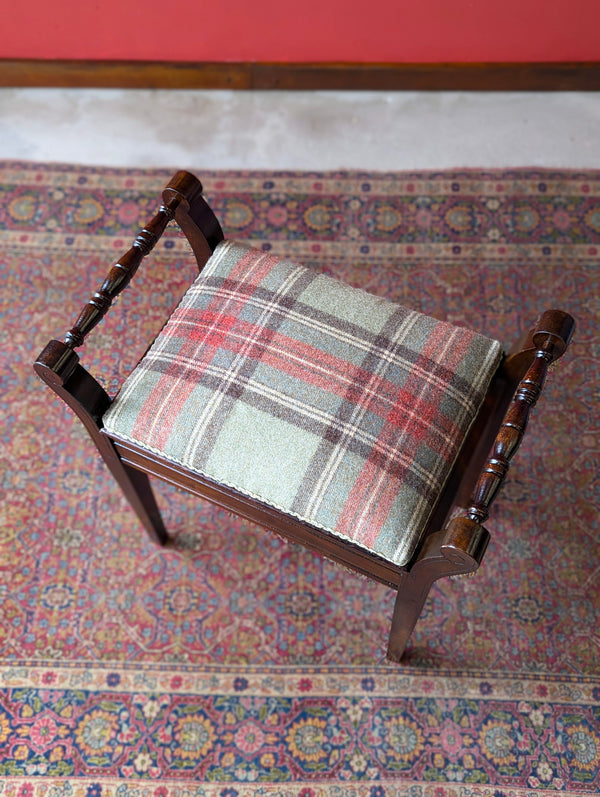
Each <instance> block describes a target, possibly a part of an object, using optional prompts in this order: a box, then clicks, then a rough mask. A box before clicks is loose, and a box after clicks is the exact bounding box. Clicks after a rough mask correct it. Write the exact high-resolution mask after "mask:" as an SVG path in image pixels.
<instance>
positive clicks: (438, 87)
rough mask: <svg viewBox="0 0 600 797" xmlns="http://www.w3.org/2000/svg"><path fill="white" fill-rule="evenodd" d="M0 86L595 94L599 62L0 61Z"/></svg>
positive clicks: (599, 87) (599, 76)
mask: <svg viewBox="0 0 600 797" xmlns="http://www.w3.org/2000/svg"><path fill="white" fill-rule="evenodd" d="M0 86H3V87H13V88H28V87H66V88H138V89H245V90H250V89H253V90H275V89H281V90H288V91H290V90H291V91H314V90H338V91H345V90H349V91H351V90H353V91H366V90H369V91H600V61H582V62H569V63H565V62H557V63H553V62H545V63H476V64H472V63H468V64H459V63H451V64H363V63H347V64H341V63H340V64H337V63H262V62H245V63H241V62H240V63H216V62H198V63H189V62H181V63H180V62H161V61H69V60H60V61H46V60H36V59H12V60H11V59H0Z"/></svg>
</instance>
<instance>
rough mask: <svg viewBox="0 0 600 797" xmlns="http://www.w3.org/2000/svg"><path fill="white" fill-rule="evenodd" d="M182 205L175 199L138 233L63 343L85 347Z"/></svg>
mask: <svg viewBox="0 0 600 797" xmlns="http://www.w3.org/2000/svg"><path fill="white" fill-rule="evenodd" d="M179 201H180V200H179V198H178V197H177V196H176V197H174V199H173V200H172V201H171V202H170V203H169V204H168V205H164V204H163V205H161V207H160V210H159V211H158V213H157V214H156V216H154V218H153V219H152V221H151V222H150V223H149V224H147V225H146V227H144V229H143V230H141V231H140V232H139V233H138V235H137V237H136V239H135V241H134V242H133V245H132V246H131V249H129V251H128V252H126V254H125V255H123V257H122V258H121V259H120V260H119V261H118V262H117V263H115V264H114V266H112V268H111V269H110V271H109V273H108V276H107V277H106V279H105V280H104V282H103V283H102V286H101V287H100V289H99V290H98V291H96V292H95V293H94V294H93V295H92V297H91V298H90V300H89V301H88V303H87V304H86V305H85V307H84V308H83V310H82V311H81V313H80V315H79V318H78V319H77V321H76V322H75V325H74V326H73V328H72V329H71V330H69V332H67V334H66V335H65V340H64V342H65V344H66V345H67V346H68V347H69V348H71V349H76V348H77V347H79V346H82V345H83V342H84V341H85V338H86V336H87V335H88V334H89V332H91V330H92V329H94V327H95V326H96V325H97V324H98V323H99V322H100V321H101V320H102V318H103V317H104V316H105V315H106V313H107V312H108V310H109V308H110V306H111V305H112V303H113V301H114V300H115V299H116V297H117V296H118V295H119V294H120V293H121V291H122V290H123V289H124V288H126V287H127V285H128V284H129V282H130V281H131V279H132V277H133V276H134V275H135V273H136V271H137V270H138V268H139V266H140V263H141V262H142V260H143V259H144V258H145V257H146V255H148V254H149V253H150V252H151V251H152V249H153V248H154V246H155V245H156V243H157V241H158V239H159V238H160V237H161V235H162V234H163V232H164V231H165V229H166V226H167V224H168V223H169V222H170V221H171V220H172V219H173V218H174V217H175V208H176V207H177V205H178V204H179Z"/></svg>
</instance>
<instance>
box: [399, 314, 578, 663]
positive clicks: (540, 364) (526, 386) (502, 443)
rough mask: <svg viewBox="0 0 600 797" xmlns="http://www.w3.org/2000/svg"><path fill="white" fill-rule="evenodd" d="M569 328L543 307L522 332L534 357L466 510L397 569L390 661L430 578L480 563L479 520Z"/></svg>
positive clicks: (483, 544)
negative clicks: (399, 575) (528, 330)
mask: <svg viewBox="0 0 600 797" xmlns="http://www.w3.org/2000/svg"><path fill="white" fill-rule="evenodd" d="M574 329H575V321H574V319H573V318H572V317H571V316H570V315H569V314H568V313H565V312H563V311H562V310H547V311H546V312H545V313H543V314H542V316H541V317H540V319H539V321H538V322H537V324H536V326H535V328H534V329H533V331H532V333H531V334H530V335H528V336H527V338H526V344H525V347H524V348H523V350H522V352H523V353H524V354H525V353H528V352H529V351H531V349H530V345H532V346H533V360H532V362H531V364H530V366H529V367H528V368H527V370H526V372H525V375H524V376H523V377H522V379H521V380H520V382H519V384H518V386H517V388H516V391H515V393H514V396H513V398H512V401H511V402H510V404H509V407H508V410H507V412H506V415H505V416H504V420H503V421H502V423H501V425H500V427H499V429H498V432H497V434H496V437H495V440H494V443H493V446H492V451H491V453H490V455H489V457H488V459H487V462H486V464H485V465H484V467H483V469H482V472H481V475H480V476H479V479H478V480H477V483H476V485H475V488H474V490H473V493H472V495H471V498H470V500H469V502H468V507H467V509H466V511H465V515H464V516H458V517H455V518H453V519H452V520H451V521H450V522H449V523H448V525H447V526H446V528H445V529H444V530H443V531H438V532H434V533H433V534H431V535H430V536H429V537H428V538H427V539H426V540H425V541H424V544H423V546H422V548H421V550H420V551H419V554H418V556H417V559H416V561H415V562H414V563H413V564H412V565H411V566H410V567H409V568H408V569H407V570H406V572H405V573H403V574H402V580H401V583H400V586H399V588H398V595H397V597H396V604H395V607H394V615H393V618H392V629H391V633H390V641H389V646H388V651H387V656H388V658H389V659H391V660H392V661H400V658H401V657H402V654H403V653H404V650H405V647H406V644H407V642H408V639H409V637H410V635H411V633H412V631H413V629H414V627H415V625H416V622H417V620H418V618H419V616H420V614H421V611H422V609H423V606H424V604H425V601H426V600H427V595H428V593H429V589H430V587H431V585H432V584H433V582H434V581H437V579H438V578H442V577H444V576H449V575H465V574H467V573H472V572H474V571H475V570H477V568H478V567H479V565H480V564H481V561H482V559H483V556H484V554H485V551H486V548H487V545H488V542H489V538H490V535H489V533H488V531H487V529H485V528H484V526H483V525H482V524H483V523H484V522H485V521H486V520H487V518H488V516H489V510H490V506H491V504H492V502H493V500H494V498H495V497H496V496H497V494H498V492H499V490H500V488H501V486H502V484H503V482H504V480H505V478H506V475H507V473H508V469H509V466H510V462H511V460H512V458H513V456H514V455H515V453H516V451H517V449H518V448H519V446H520V444H521V442H522V440H523V435H524V433H525V429H526V426H527V423H528V420H529V416H530V413H531V410H532V408H533V407H534V405H535V404H536V402H537V400H538V398H539V396H540V394H541V391H542V387H543V384H544V380H545V377H546V373H547V370H548V366H549V365H550V364H551V363H552V362H554V361H555V360H557V359H558V358H559V357H561V356H562V354H564V352H565V349H566V348H567V346H568V345H569V342H570V340H571V337H572V335H573V331H574ZM517 356H518V354H517Z"/></svg>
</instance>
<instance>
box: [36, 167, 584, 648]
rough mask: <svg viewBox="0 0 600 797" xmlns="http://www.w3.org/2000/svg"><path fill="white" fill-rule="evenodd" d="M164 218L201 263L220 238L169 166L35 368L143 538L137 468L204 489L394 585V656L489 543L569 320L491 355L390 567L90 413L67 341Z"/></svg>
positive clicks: (86, 380) (151, 526)
mask: <svg viewBox="0 0 600 797" xmlns="http://www.w3.org/2000/svg"><path fill="white" fill-rule="evenodd" d="M172 219H174V220H175V221H176V222H177V224H178V225H179V227H180V228H181V230H182V231H183V232H184V234H185V235H186V237H187V239H188V241H189V242H190V244H191V247H192V250H193V252H194V255H195V257H196V260H197V263H198V267H199V269H200V270H202V268H203V266H204V264H205V263H206V261H207V260H208V258H209V257H210V255H211V253H212V252H213V251H214V249H215V247H216V246H217V244H218V243H219V242H220V241H221V240H223V232H222V230H221V227H220V225H219V223H218V221H217V219H216V218H215V216H214V214H213V212H212V211H211V209H210V208H209V206H208V205H207V204H206V202H205V200H204V198H203V196H202V185H201V183H200V182H199V180H198V179H197V178H196V177H194V176H193V175H191V174H189V173H188V172H178V173H177V174H176V175H175V176H174V177H173V179H172V180H171V181H170V182H169V184H168V185H167V187H166V188H165V190H164V191H163V204H162V205H161V207H160V210H159V211H158V213H157V215H156V216H155V217H154V218H153V219H152V221H150V223H149V224H148V225H147V226H146V227H145V228H144V229H143V230H142V231H141V232H140V233H139V234H138V236H137V237H136V239H135V241H134V243H133V246H132V247H131V249H130V250H129V251H128V252H127V253H126V254H125V255H124V256H123V258H121V260H119V261H118V262H117V263H116V264H115V265H114V266H113V267H112V268H111V269H110V272H109V274H108V276H107V278H106V279H105V281H104V282H103V284H102V286H101V287H100V289H99V290H98V291H97V292H96V293H94V294H93V296H92V297H91V299H90V300H89V302H88V303H87V304H86V305H85V307H84V309H83V310H82V312H81V314H80V316H79V318H78V319H77V321H76V323H75V325H74V326H73V328H72V329H71V330H70V331H69V332H68V333H67V334H66V336H65V339H64V341H62V342H61V341H58V340H52V341H50V342H49V343H48V345H47V346H46V347H45V349H44V350H43V351H42V352H41V354H40V355H39V357H38V359H37V360H36V362H35V364H34V368H35V370H36V372H37V374H38V375H39V376H40V377H41V378H42V379H43V380H44V382H46V384H48V385H49V386H50V387H51V388H52V390H54V392H55V393H56V394H57V395H58V396H59V397H60V398H61V399H63V401H65V403H66V404H67V405H68V406H69V407H71V409H72V410H73V411H74V412H75V413H76V414H77V416H78V417H79V418H80V420H81V421H82V422H83V424H84V426H85V428H86V429H87V431H88V433H89V434H90V437H91V438H92V440H93V441H94V443H95V444H96V446H97V448H98V451H99V452H100V454H101V455H102V457H103V459H104V461H105V463H106V465H107V466H108V468H109V470H110V471H111V473H112V474H113V476H114V477H115V479H116V480H117V482H118V484H119V485H120V487H121V489H122V490H123V492H124V494H125V496H126V497H127V499H128V501H129V503H130V505H131V506H132V508H133V509H134V511H135V512H136V514H137V515H138V517H139V519H140V521H141V523H142V524H143V526H144V527H145V529H146V531H147V532H148V534H149V535H150V537H151V538H152V539H153V540H155V541H156V542H157V543H159V544H164V543H166V541H167V539H168V535H167V531H166V529H165V527H164V524H163V521H162V518H161V516H160V512H159V509H158V506H157V504H156V501H155V498H154V495H153V493H152V489H151V486H150V481H149V478H148V477H149V476H154V477H157V478H159V479H162V480H163V481H166V482H169V483H171V484H174V485H176V486H177V487H181V488H183V489H185V490H187V491H188V492H190V493H192V494H194V495H197V496H199V497H201V498H204V499H208V500H209V501H212V502H213V503H215V504H218V505H219V506H221V507H224V508H225V509H227V510H229V511H231V512H234V513H236V514H238V515H241V516H242V517H245V518H247V519H248V520H251V521H253V522H255V523H258V524H259V525H261V526H263V527H265V528H267V529H271V530H273V531H275V532H277V533H278V534H281V535H283V536H284V537H287V538H288V539H290V540H293V541H295V542H299V543H301V544H302V545H304V546H306V547H308V548H310V549H313V550H315V551H317V552H318V553H320V554H322V555H324V556H327V557H329V558H331V559H333V560H334V561H336V562H339V563H341V564H343V565H345V566H346V567H349V568H351V569H352V570H355V571H357V572H359V573H362V574H364V575H367V576H368V577H370V578H372V579H375V580H377V581H379V582H381V583H383V584H386V585H388V586H390V587H393V588H394V589H396V590H397V598H396V603H395V608H394V614H393V618H392V627H391V632H390V638H389V646H388V658H390V659H391V660H394V661H399V660H400V658H401V656H402V654H403V652H404V650H405V647H406V643H407V641H408V639H409V637H410V634H411V632H412V630H413V628H414V626H415V624H416V622H417V620H418V617H419V615H420V613H421V610H422V608H423V605H424V603H425V600H426V598H427V595H428V593H429V588H430V587H431V585H432V584H433V582H434V581H435V580H437V579H438V578H441V577H442V576H447V575H460V574H466V573H470V572H473V571H475V570H476V569H477V568H478V567H479V564H480V563H481V561H482V559H483V556H484V553H485V550H486V548H487V544H488V541H489V534H488V531H487V530H486V528H485V527H484V526H483V523H484V522H485V521H486V519H487V517H488V514H489V508H490V505H491V503H492V501H493V500H494V498H495V496H496V494H497V492H498V490H499V488H500V487H501V485H502V483H503V481H504V478H505V476H506V473H507V471H508V467H509V463H510V460H511V459H512V457H513V455H514V453H515V452H516V450H517V448H518V447H519V445H520V443H521V440H522V438H523V434H524V432H525V427H526V426H527V422H528V418H529V414H530V411H531V408H532V407H533V406H534V405H535V403H536V401H537V399H538V397H539V395H540V393H541V390H542V386H543V383H544V379H545V376H546V372H547V369H548V366H549V365H550V364H551V363H552V362H553V361H554V360H556V359H558V358H559V357H560V356H561V355H562V354H563V353H564V351H565V349H566V347H567V345H568V343H569V341H570V339H571V336H572V333H573V329H574V326H575V322H574V320H573V319H572V318H571V316H570V315H568V314H567V313H565V312H563V311H560V310H548V311H546V312H544V313H543V314H542V316H541V317H540V319H539V321H538V322H537V324H536V326H535V327H534V329H533V330H532V331H531V332H530V333H529V334H527V335H526V336H525V337H524V338H523V340H522V341H521V342H520V343H519V344H518V345H517V346H516V347H515V348H514V349H513V350H512V351H511V353H510V354H508V355H507V356H505V357H504V358H503V360H502V363H501V365H500V367H499V368H498V370H497V372H496V374H495V376H494V378H493V380H492V383H491V385H490V388H489V390H488V392H487V394H486V397H485V400H484V402H483V404H482V407H481V409H480V411H479V413H478V415H477V418H476V420H475V422H474V424H473V426H472V428H471V430H470V432H469V434H468V436H467V438H466V440H465V442H464V444H463V446H462V448H461V452H460V454H459V456H458V458H457V460H456V462H455V464H454V467H453V470H452V472H451V475H450V477H449V479H448V481H447V483H446V485H445V488H444V490H443V492H442V493H441V495H440V496H439V499H438V501H437V504H436V507H435V509H434V511H433V513H432V515H431V517H430V519H429V521H428V524H427V528H426V530H425V533H424V534H423V536H422V539H421V542H420V545H419V547H418V549H417V551H416V553H415V555H414V556H413V558H412V560H411V561H410V562H409V564H408V565H405V566H402V567H400V566H397V565H395V564H393V563H391V562H389V561H387V560H385V559H383V558H382V557H380V556H378V555H376V554H374V553H371V552H369V551H368V550H366V549H364V548H362V547H359V546H357V545H355V544H353V543H352V542H349V541H346V540H344V539H342V538H340V537H338V536H335V535H333V534H331V533H329V532H326V531H323V530H322V529H319V528H317V527H314V526H311V525H309V524H307V523H304V522H302V521H300V520H298V519H296V518H294V517H292V516H290V515H286V514H284V513H282V512H280V511H278V510H276V509H273V508H272V507H270V506H268V505H266V504H263V503H261V502H260V501H257V500H255V499H252V498H249V497H247V496H245V495H242V494H241V493H238V492H236V491H234V490H233V489H231V488H229V487H226V486H224V485H222V484H218V483H215V482H213V481H211V480H209V479H207V478H204V477H202V476H199V475H198V474H196V473H193V472H192V471H189V470H187V469H185V468H183V467H181V466H177V465H174V464H173V463H172V462H169V461H167V460H166V459H164V458H162V457H160V456H158V455H156V454H154V453H152V452H149V451H148V450H146V449H142V448H140V447H138V446H135V445H134V444H131V443H127V444H126V443H124V442H123V441H120V440H113V439H111V438H110V437H109V436H108V435H107V434H106V432H105V431H104V430H103V426H102V417H103V415H104V413H105V412H106V410H107V409H108V407H109V405H110V403H111V399H110V397H109V396H108V394H107V393H106V392H105V390H104V389H103V388H102V387H101V385H100V384H99V383H98V382H97V381H96V379H95V378H94V377H93V376H92V375H91V374H90V373H89V372H88V371H87V370H85V368H83V366H82V365H81V364H80V361H79V356H78V354H77V353H76V352H75V349H76V348H77V347H79V346H81V345H82V344H83V342H84V340H85V338H86V336H87V335H88V333H89V332H90V331H91V330H92V329H93V328H94V327H95V326H96V324H97V323H98V322H99V321H100V320H101V319H102V318H103V316H104V315H105V314H106V312H107V311H108V309H109V308H110V306H111V303H112V301H113V300H114V298H115V297H116V296H117V295H118V294H119V293H120V292H121V291H122V290H123V289H124V288H125V287H126V286H127V285H128V283H129V281H130V280H131V278H132V277H133V275H134V274H135V272H136V271H137V269H138V267H139V265H140V263H141V261H142V259H143V258H144V257H145V256H146V255H147V254H149V252H150V251H151V250H152V248H153V247H154V246H155V244H156V242H157V241H158V240H159V238H160V236H161V235H162V233H163V232H164V230H165V228H166V226H167V224H168V222H169V221H170V220H172ZM455 507H464V510H462V512H460V513H459V514H458V516H453V518H452V519H451V520H450V521H449V522H448V517H449V515H450V513H451V512H452V510H453V508H455ZM453 515H456V511H454V512H453Z"/></svg>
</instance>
